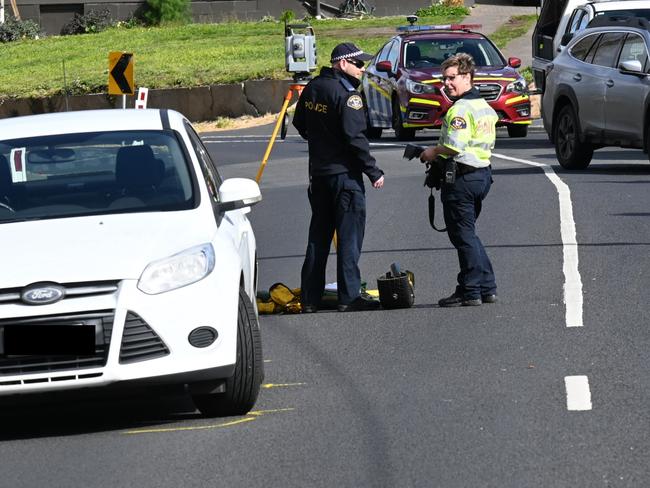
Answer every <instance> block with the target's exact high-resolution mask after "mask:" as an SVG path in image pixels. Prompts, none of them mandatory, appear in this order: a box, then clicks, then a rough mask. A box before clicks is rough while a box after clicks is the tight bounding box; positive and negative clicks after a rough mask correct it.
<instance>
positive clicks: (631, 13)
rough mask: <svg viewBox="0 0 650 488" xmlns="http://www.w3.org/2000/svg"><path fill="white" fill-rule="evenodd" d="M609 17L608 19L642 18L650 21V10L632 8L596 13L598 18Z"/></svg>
mask: <svg viewBox="0 0 650 488" xmlns="http://www.w3.org/2000/svg"><path fill="white" fill-rule="evenodd" d="M601 15H607V16H608V17H641V18H644V19H648V20H650V8H631V9H620V10H606V11H604V12H598V13H596V17H599V16H601Z"/></svg>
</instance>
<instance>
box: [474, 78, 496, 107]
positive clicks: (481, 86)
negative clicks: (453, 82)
mask: <svg viewBox="0 0 650 488" xmlns="http://www.w3.org/2000/svg"><path fill="white" fill-rule="evenodd" d="M474 86H476V88H478V91H479V93H480V94H481V96H482V97H483V98H484V99H485V100H486V101H488V102H493V101H494V100H497V99H498V98H499V95H501V85H499V84H498V83H475V85H474Z"/></svg>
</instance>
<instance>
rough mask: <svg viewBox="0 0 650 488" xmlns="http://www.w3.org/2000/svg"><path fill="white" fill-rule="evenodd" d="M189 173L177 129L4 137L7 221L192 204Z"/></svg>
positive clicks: (0, 154) (1, 193)
mask: <svg viewBox="0 0 650 488" xmlns="http://www.w3.org/2000/svg"><path fill="white" fill-rule="evenodd" d="M189 171H190V170H189V169H188V164H187V161H186V156H185V154H184V153H183V150H182V149H181V147H180V145H179V143H178V140H177V139H176V136H175V134H174V133H172V132H161V131H121V132H102V133H84V134H64V135H55V136H46V137H35V138H25V139H15V140H8V141H0V223H2V222H8V221H16V220H29V219H51V218H59V217H69V216H84V215H94V214H108V213H118V212H146V211H158V210H181V209H187V208H192V206H193V205H194V198H193V187H192V178H191V175H190V172H189Z"/></svg>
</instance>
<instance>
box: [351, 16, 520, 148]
mask: <svg viewBox="0 0 650 488" xmlns="http://www.w3.org/2000/svg"><path fill="white" fill-rule="evenodd" d="M412 18H413V17H411V19H409V21H411V20H412ZM480 27H481V26H480V25H477V24H456V25H414V24H411V25H409V26H403V27H398V32H399V33H398V34H397V35H396V36H395V37H393V38H392V39H391V40H389V41H388V42H387V43H386V44H385V45H384V46H383V47H382V48H381V49H380V50H379V52H378V53H377V54H376V55H375V57H374V58H373V59H372V60H371V61H370V63H369V65H368V67H367V69H366V71H365V73H364V75H363V80H362V92H363V97H364V99H365V103H366V106H367V113H368V131H367V134H368V136H369V137H371V138H378V137H381V133H382V130H383V129H387V128H390V127H392V128H393V129H395V135H396V137H397V139H399V140H409V139H412V138H413V137H414V135H415V131H416V130H418V129H424V128H437V127H440V125H441V124H442V118H443V116H444V115H445V113H446V112H447V110H448V109H449V107H450V106H451V105H452V103H453V102H452V101H451V100H450V99H449V97H448V96H447V94H446V93H445V90H444V87H443V84H442V70H441V67H440V66H441V64H442V63H443V61H444V60H445V59H447V58H448V57H449V56H452V55H454V54H457V53H461V52H464V53H468V54H470V55H471V56H472V57H473V58H474V61H475V63H476V74H475V77H474V84H475V86H476V87H477V88H478V89H479V91H480V93H481V96H482V97H483V98H484V99H485V100H486V101H487V102H488V103H489V104H490V105H491V106H492V108H493V109H494V110H495V111H496V112H497V115H498V116H499V122H498V123H497V126H505V127H507V129H508V135H509V136H510V137H525V136H526V135H527V133H528V125H530V123H531V112H530V99H529V96H528V88H527V84H526V81H525V80H524V78H523V77H522V76H521V75H520V74H519V73H518V72H517V71H516V69H517V68H519V67H520V66H521V60H520V59H519V58H515V57H512V58H509V59H508V60H507V61H506V60H505V58H504V57H503V55H502V54H501V52H500V51H499V49H498V48H497V47H496V46H495V45H494V44H493V43H492V41H490V40H489V39H488V38H487V37H485V36H484V35H483V34H480V33H478V32H474V31H472V29H476V28H480Z"/></svg>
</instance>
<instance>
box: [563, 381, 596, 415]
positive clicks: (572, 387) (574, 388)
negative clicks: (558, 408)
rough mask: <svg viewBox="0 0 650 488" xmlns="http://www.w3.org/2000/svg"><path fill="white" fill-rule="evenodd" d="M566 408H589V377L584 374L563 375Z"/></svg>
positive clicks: (582, 409) (581, 409)
mask: <svg viewBox="0 0 650 488" xmlns="http://www.w3.org/2000/svg"><path fill="white" fill-rule="evenodd" d="M564 386H565V387H566V408H567V410H576V411H584V410H591V392H590V391H589V378H587V377H586V376H565V377H564Z"/></svg>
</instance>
